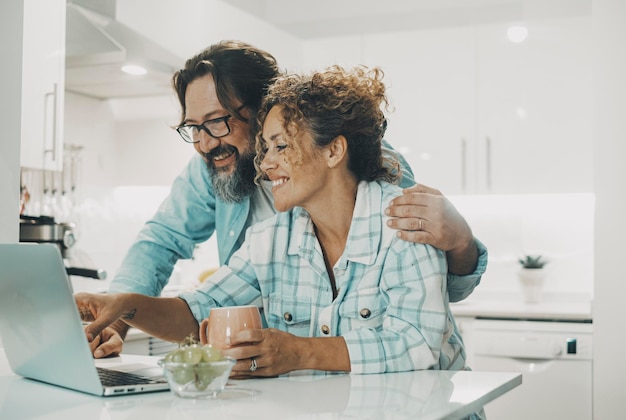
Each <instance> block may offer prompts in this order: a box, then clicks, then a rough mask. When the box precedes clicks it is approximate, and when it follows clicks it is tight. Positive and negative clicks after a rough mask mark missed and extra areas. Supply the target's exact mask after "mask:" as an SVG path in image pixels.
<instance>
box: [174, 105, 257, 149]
mask: <svg viewBox="0 0 626 420" xmlns="http://www.w3.org/2000/svg"><path fill="white" fill-rule="evenodd" d="M245 107H246V104H242V105H241V106H240V107H239V108H237V112H241V110H242V109H244V108H245ZM232 117H233V116H232V115H230V114H228V115H224V116H223V117H219V118H213V119H211V120H206V121H203V122H202V124H181V125H179V126H178V127H176V131H177V132H178V134H179V135H180V136H181V137H182V139H183V140H184V141H185V143H190V144H194V143H200V140H194V139H193V137H189V138H187V137H186V135H185V134H183V133H184V129H185V128H188V127H195V128H196V129H197V130H198V133H200V130H203V131H204V132H205V133H207V134H208V135H209V136H211V137H213V138H214V139H220V138H222V137H226V136H227V135H229V134H230V132H231V129H230V125H229V124H228V120H229V119H230V118H232ZM221 121H223V122H224V125H225V126H226V133H224V134H221V135H219V136H216V135H214V134H213V133H211V129H210V128H209V127H207V126H206V125H205V124H215V123H218V122H221Z"/></svg>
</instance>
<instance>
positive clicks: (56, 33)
mask: <svg viewBox="0 0 626 420" xmlns="http://www.w3.org/2000/svg"><path fill="white" fill-rule="evenodd" d="M23 36H24V38H23V59H22V64H23V70H22V137H21V159H20V160H21V165H22V166H23V167H28V168H35V169H45V170H54V171H60V170H62V168H63V108H64V96H65V95H64V92H65V0H24V32H23Z"/></svg>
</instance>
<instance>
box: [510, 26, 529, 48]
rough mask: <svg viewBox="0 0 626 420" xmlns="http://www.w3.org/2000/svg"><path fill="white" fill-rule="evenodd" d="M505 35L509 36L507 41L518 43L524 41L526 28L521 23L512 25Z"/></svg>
mask: <svg viewBox="0 0 626 420" xmlns="http://www.w3.org/2000/svg"><path fill="white" fill-rule="evenodd" d="M506 35H507V36H508V37H509V41H511V42H515V43H518V44H519V43H520V42H524V40H525V39H526V37H527V36H528V28H527V27H525V26H522V25H514V26H511V27H509V29H508V30H507V32H506Z"/></svg>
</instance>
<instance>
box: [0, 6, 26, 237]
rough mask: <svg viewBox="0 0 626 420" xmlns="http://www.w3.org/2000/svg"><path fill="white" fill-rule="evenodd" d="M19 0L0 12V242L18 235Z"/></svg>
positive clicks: (21, 17)
mask: <svg viewBox="0 0 626 420" xmlns="http://www.w3.org/2000/svg"><path fill="white" fill-rule="evenodd" d="M23 12H24V5H23V3H22V1H21V0H8V1H5V2H3V3H2V14H1V16H0V50H1V51H2V63H3V64H2V68H1V69H0V92H2V95H0V103H1V105H2V106H1V107H0V109H2V112H0V127H2V140H0V197H1V199H0V243H3V242H5V243H6V242H17V241H18V239H19V211H18V209H19V196H20V137H21V120H22V112H21V104H22V89H21V85H22V20H23Z"/></svg>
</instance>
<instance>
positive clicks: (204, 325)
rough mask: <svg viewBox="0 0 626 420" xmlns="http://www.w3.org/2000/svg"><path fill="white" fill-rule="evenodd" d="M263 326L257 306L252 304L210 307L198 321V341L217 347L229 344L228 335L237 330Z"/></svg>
mask: <svg viewBox="0 0 626 420" xmlns="http://www.w3.org/2000/svg"><path fill="white" fill-rule="evenodd" d="M255 328H263V326H262V324H261V314H260V312H259V308H258V307H256V306H254V305H246V306H224V307H221V308H211V311H210V312H209V317H208V318H205V319H203V320H202V322H201V323H200V342H201V343H202V344H211V345H212V346H213V347H216V348H218V349H225V348H227V347H229V346H230V337H231V336H234V335H235V334H237V333H238V332H239V331H243V330H247V329H255Z"/></svg>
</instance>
